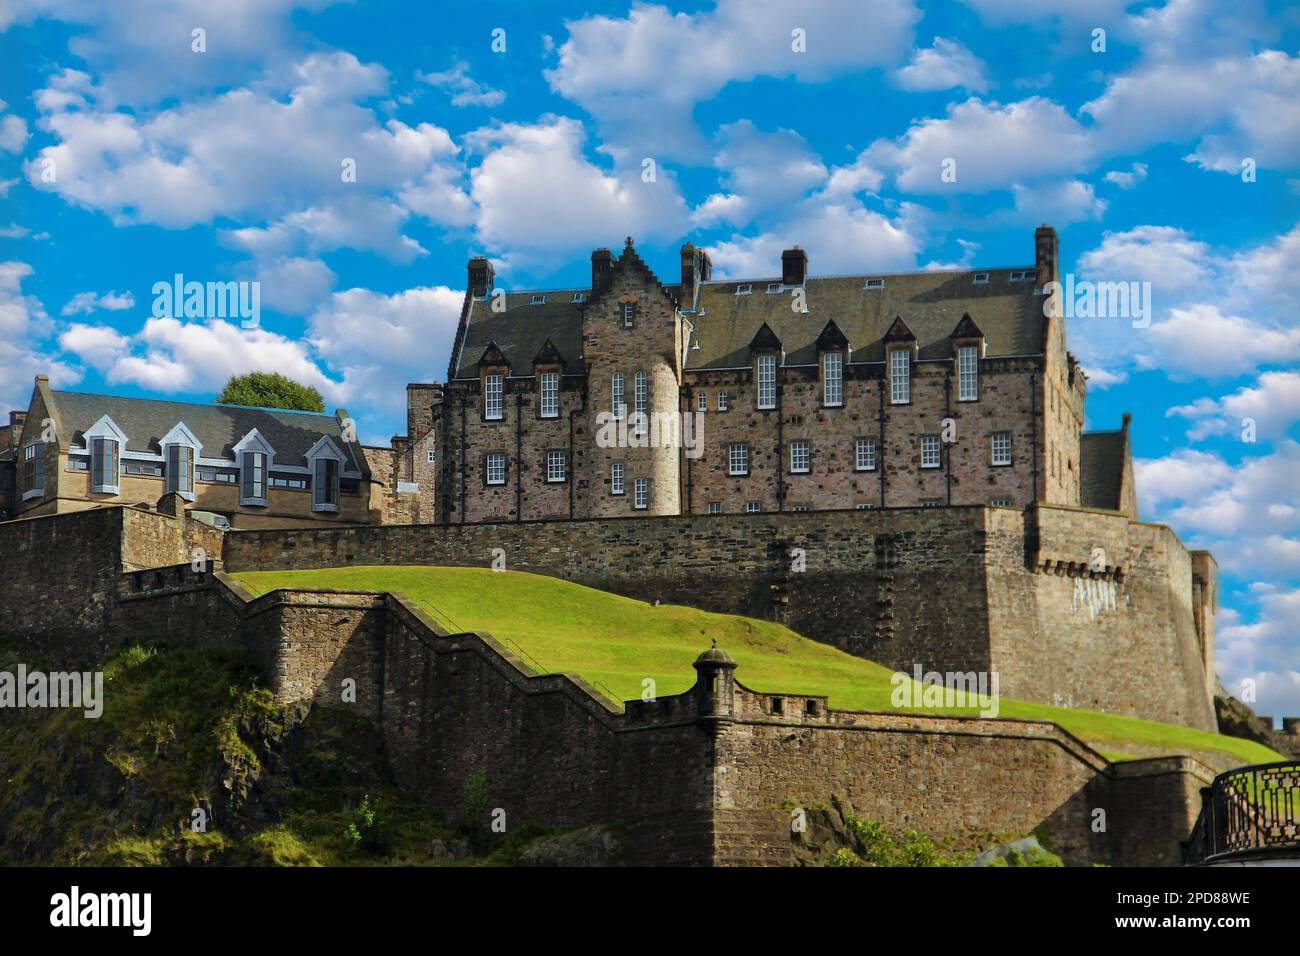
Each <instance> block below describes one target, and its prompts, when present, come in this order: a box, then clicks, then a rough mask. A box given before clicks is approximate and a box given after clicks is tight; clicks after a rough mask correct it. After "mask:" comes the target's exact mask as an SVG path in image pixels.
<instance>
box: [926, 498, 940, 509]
mask: <svg viewBox="0 0 1300 956" xmlns="http://www.w3.org/2000/svg"><path fill="white" fill-rule="evenodd" d="M941 504H943V502H942V501H940V500H939V499H938V498H922V499H921V507H922V508H937V507H939V506H940V505H941Z"/></svg>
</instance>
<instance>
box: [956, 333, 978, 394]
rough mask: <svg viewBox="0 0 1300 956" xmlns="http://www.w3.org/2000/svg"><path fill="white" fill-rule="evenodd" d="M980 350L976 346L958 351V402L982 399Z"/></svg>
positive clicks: (960, 348) (963, 346) (963, 347)
mask: <svg viewBox="0 0 1300 956" xmlns="http://www.w3.org/2000/svg"><path fill="white" fill-rule="evenodd" d="M979 370H980V350H979V348H978V347H977V346H974V345H962V346H960V347H958V349H957V401H959V402H973V401H976V400H978V399H979V397H980V384H979V374H980V372H979Z"/></svg>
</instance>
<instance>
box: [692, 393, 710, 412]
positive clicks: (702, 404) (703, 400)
mask: <svg viewBox="0 0 1300 956" xmlns="http://www.w3.org/2000/svg"><path fill="white" fill-rule="evenodd" d="M695 405H696V407H697V408H698V409H699V410H700V411H702V412H707V411H708V410H709V393H708V392H700V397H699V399H698V400H697V401H696V403H695Z"/></svg>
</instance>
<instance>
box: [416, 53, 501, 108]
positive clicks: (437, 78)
mask: <svg viewBox="0 0 1300 956" xmlns="http://www.w3.org/2000/svg"><path fill="white" fill-rule="evenodd" d="M415 78H416V79H417V80H419V81H420V82H421V83H427V84H429V86H432V87H434V88H436V89H440V90H445V91H447V92H448V93H450V94H451V105H452V106H500V105H501V104H502V103H504V102H505V100H506V94H505V93H504V92H502V91H501V90H496V89H493V88H492V87H490V86H484V85H483V84H482V83H479V82H478V81H477V80H475V79H474V78H473V77H472V76H470V75H469V64H468V63H466V62H465V61H464V60H457V61H456V63H455V64H454V65H453V66H452V68H451V69H450V70H445V71H443V72H442V73H422V72H420V71H418V70H417V71H416V74H415Z"/></svg>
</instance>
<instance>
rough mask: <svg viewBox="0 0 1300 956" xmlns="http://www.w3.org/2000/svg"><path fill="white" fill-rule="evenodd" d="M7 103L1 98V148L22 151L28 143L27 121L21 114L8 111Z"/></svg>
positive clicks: (7, 151) (15, 151) (12, 151)
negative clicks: (6, 109) (16, 114)
mask: <svg viewBox="0 0 1300 956" xmlns="http://www.w3.org/2000/svg"><path fill="white" fill-rule="evenodd" d="M6 105H7V104H6V103H5V101H4V100H0V150H4V151H5V152H6V153H21V152H22V151H23V147H24V146H26V145H27V137H28V135H29V134H28V132H27V121H26V120H25V119H23V118H22V117H21V116H15V115H14V114H13V113H6V112H5V108H6Z"/></svg>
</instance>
